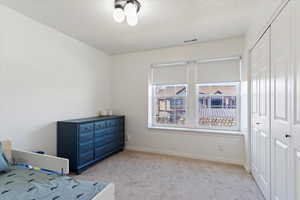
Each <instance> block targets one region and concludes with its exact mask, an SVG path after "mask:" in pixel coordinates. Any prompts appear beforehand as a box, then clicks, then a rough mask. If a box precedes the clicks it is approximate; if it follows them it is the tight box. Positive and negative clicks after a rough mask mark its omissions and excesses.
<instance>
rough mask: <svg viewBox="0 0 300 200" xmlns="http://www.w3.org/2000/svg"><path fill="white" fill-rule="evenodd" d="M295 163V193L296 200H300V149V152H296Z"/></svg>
mask: <svg viewBox="0 0 300 200" xmlns="http://www.w3.org/2000/svg"><path fill="white" fill-rule="evenodd" d="M294 161H295V165H294V167H295V168H294V170H293V171H294V177H295V180H294V184H295V185H294V188H295V190H294V193H295V198H294V199H295V200H300V149H299V150H295V154H294Z"/></svg>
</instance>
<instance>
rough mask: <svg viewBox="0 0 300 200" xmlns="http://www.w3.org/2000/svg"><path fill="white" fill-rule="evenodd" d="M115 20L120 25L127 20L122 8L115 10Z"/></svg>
mask: <svg viewBox="0 0 300 200" xmlns="http://www.w3.org/2000/svg"><path fill="white" fill-rule="evenodd" d="M114 20H115V21H116V22H118V23H122V22H123V21H124V20H125V13H124V11H123V9H122V8H115V10H114Z"/></svg>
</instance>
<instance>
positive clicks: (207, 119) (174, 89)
mask: <svg viewBox="0 0 300 200" xmlns="http://www.w3.org/2000/svg"><path fill="white" fill-rule="evenodd" d="M149 78H150V79H149V127H156V128H160V127H168V128H170V127H171V128H172V127H175V128H185V129H213V130H225V131H228V130H229V131H239V130H240V58H239V57H235V58H229V59H228V58H225V59H216V60H213V59H209V60H208V61H188V62H180V63H176V64H174V63H173V64H162V65H157V66H152V67H151V73H150V75H149Z"/></svg>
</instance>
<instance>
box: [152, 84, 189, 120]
mask: <svg viewBox="0 0 300 200" xmlns="http://www.w3.org/2000/svg"><path fill="white" fill-rule="evenodd" d="M186 95H187V87H186V86H185V85H173V86H172V85H171V86H170V85H168V86H156V88H155V94H154V96H155V97H154V101H155V104H154V106H155V113H154V120H155V123H156V124H165V125H176V126H177V125H184V124H185V121H186Z"/></svg>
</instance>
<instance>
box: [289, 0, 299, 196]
mask: <svg viewBox="0 0 300 200" xmlns="http://www.w3.org/2000/svg"><path fill="white" fill-rule="evenodd" d="M291 4H292V8H293V26H292V27H293V29H292V30H293V32H292V33H293V36H292V40H293V52H292V55H293V58H294V59H293V68H292V131H291V135H292V138H291V140H292V150H291V154H292V170H291V171H292V174H291V177H292V179H293V187H292V188H293V200H300V24H299V23H300V2H299V0H293V1H291Z"/></svg>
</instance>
